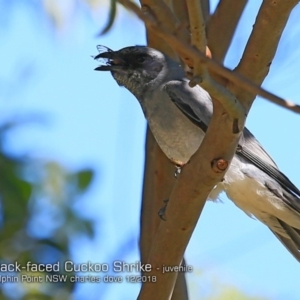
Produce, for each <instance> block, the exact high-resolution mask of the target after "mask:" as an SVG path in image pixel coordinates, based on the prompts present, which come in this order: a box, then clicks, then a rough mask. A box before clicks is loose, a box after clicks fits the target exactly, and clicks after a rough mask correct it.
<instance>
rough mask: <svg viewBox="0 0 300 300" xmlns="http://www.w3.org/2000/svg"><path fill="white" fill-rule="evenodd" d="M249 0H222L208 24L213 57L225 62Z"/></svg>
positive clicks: (208, 36)
mask: <svg viewBox="0 0 300 300" xmlns="http://www.w3.org/2000/svg"><path fill="white" fill-rule="evenodd" d="M247 2H248V1H247V0H238V1H236V0H220V2H219V4H218V6H217V8H216V10H215V12H214V14H213V15H212V16H211V18H210V20H209V22H208V24H207V40H208V47H209V49H210V51H211V53H212V57H213V58H214V59H215V60H216V61H218V62H221V63H222V62H223V60H224V58H225V55H226V53H227V51H228V48H229V46H230V43H231V40H232V37H233V35H234V32H235V29H236V27H237V24H238V22H239V20H240V18H241V15H242V13H243V11H244V8H245V6H246V4H247Z"/></svg>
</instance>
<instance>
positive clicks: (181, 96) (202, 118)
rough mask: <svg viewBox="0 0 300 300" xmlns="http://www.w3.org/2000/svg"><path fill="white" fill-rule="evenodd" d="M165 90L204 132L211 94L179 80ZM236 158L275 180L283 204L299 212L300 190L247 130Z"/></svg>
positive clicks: (209, 111)
mask: <svg viewBox="0 0 300 300" xmlns="http://www.w3.org/2000/svg"><path fill="white" fill-rule="evenodd" d="M165 90H166V92H167V94H168V95H169V97H170V99H171V100H172V102H173V103H174V104H175V105H176V106H177V107H178V108H179V109H180V110H181V111H182V112H183V113H184V115H186V116H187V117H188V118H189V119H190V120H191V121H192V122H193V123H195V124H196V125H198V126H199V127H200V128H201V129H202V130H203V131H204V132H205V131H206V130H207V125H208V124H209V120H210V118H211V115H212V103H211V98H210V96H209V94H208V93H207V92H206V91H205V90H203V89H202V88H201V87H199V86H197V87H194V88H191V87H190V86H189V85H188V82H187V81H179V80H174V81H170V82H168V83H167V84H166V85H165ZM236 154H237V155H238V156H239V157H241V158H242V159H244V160H246V161H247V162H250V163H252V164H253V165H255V166H256V167H257V168H258V169H260V170H261V171H262V172H264V173H265V174H267V175H268V176H270V177H271V178H272V179H273V180H275V181H276V182H277V183H278V184H279V185H280V186H281V187H282V189H284V191H285V197H284V202H286V203H287V204H288V205H290V206H291V207H292V208H294V209H296V210H297V211H299V212H300V191H299V189H298V188H297V187H296V186H295V185H294V184H293V183H292V182H291V181H290V180H289V179H288V178H287V176H285V175H284V174H283V173H282V172H280V171H279V170H278V168H277V166H276V164H275V162H274V161H273V159H272V158H271V157H270V156H269V154H268V153H267V152H266V151H265V150H264V148H263V147H262V146H261V145H260V143H259V142H258V141H257V140H256V138H255V137H254V136H253V135H252V134H251V132H250V131H249V130H248V129H247V128H246V127H245V129H244V131H243V134H242V136H241V139H240V141H239V146H238V148H237V151H236Z"/></svg>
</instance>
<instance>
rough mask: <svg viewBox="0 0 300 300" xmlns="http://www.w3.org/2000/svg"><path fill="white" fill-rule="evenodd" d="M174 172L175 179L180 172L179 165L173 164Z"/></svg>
mask: <svg viewBox="0 0 300 300" xmlns="http://www.w3.org/2000/svg"><path fill="white" fill-rule="evenodd" d="M175 168H176V169H175V173H174V176H175V178H176V179H177V178H178V177H179V175H180V173H181V166H175Z"/></svg>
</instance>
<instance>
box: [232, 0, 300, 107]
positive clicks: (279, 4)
mask: <svg viewBox="0 0 300 300" xmlns="http://www.w3.org/2000/svg"><path fill="white" fill-rule="evenodd" d="M298 2H299V1H298V0H276V1H275V0H264V1H263V3H262V5H261V7H260V10H259V12H258V15H257V18H256V21H255V24H254V27H253V30H252V33H251V35H250V38H249V40H248V43H247V45H246V48H245V51H244V53H243V56H242V59H241V61H240V63H239V65H238V66H237V68H236V70H235V71H236V72H238V73H239V74H242V75H243V76H245V77H247V78H249V79H251V81H252V82H253V83H256V84H257V85H261V84H262V82H263V80H264V79H265V77H266V76H267V74H268V72H269V69H270V65H271V63H272V60H273V58H274V55H275V53H276V50H277V46H278V43H279V40H280V37H281V35H282V32H283V29H284V28H285V25H286V23H287V21H288V18H289V15H290V13H291V11H292V9H293V8H294V7H295V6H296V4H297V3H298ZM231 90H233V91H234V93H235V94H236V95H237V97H239V95H242V96H243V101H244V104H245V105H246V107H247V108H249V107H250V106H251V105H252V102H253V100H254V99H255V96H256V93H251V92H250V91H249V90H248V93H245V91H243V90H242V89H241V87H239V86H235V87H233V88H231ZM285 105H286V107H289V104H288V103H285ZM294 108H295V106H294Z"/></svg>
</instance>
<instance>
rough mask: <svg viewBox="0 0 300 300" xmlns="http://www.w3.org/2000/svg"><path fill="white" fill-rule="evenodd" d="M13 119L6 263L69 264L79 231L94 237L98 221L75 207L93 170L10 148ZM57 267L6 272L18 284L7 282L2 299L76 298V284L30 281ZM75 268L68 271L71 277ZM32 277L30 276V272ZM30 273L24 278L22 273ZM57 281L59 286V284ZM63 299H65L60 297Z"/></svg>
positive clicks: (2, 253)
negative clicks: (73, 169) (20, 153)
mask: <svg viewBox="0 0 300 300" xmlns="http://www.w3.org/2000/svg"><path fill="white" fill-rule="evenodd" d="M7 131H8V126H7V123H6V124H3V125H2V126H1V127H0V141H1V144H0V149H1V150H0V168H1V173H0V201H1V202H0V205H1V218H0V219H1V227H0V262H1V266H3V267H4V266H5V265H7V264H15V263H16V262H17V263H18V264H20V265H21V266H26V264H27V263H28V262H31V264H32V265H34V264H55V263H58V262H60V263H61V264H63V262H64V261H66V260H71V253H70V242H71V241H72V240H73V239H75V238H76V237H78V236H82V235H83V236H89V237H92V236H93V224H92V222H91V221H90V220H87V219H85V218H84V217H83V216H81V215H79V213H78V212H77V211H76V210H75V207H74V204H75V203H76V200H77V199H78V198H79V197H80V195H81V194H82V193H84V192H85V190H86V189H87V188H88V187H89V185H90V183H91V181H92V178H93V171H92V170H90V169H83V170H79V171H76V172H71V171H69V170H67V169H66V168H65V167H63V166H62V165H60V164H59V163H57V162H55V161H51V160H48V161H43V160H37V159H35V158H34V157H31V158H28V157H19V156H13V155H11V154H9V153H8V152H7V151H5V150H4V144H5V140H4V136H5V135H6V134H8V132H7ZM54 274H56V275H63V274H64V271H63V269H62V268H60V269H59V270H58V271H57V272H53V271H49V272H35V271H34V270H30V269H28V268H25V269H24V270H22V271H21V272H7V273H6V272H1V275H2V282H3V280H5V278H6V280H7V281H9V280H10V279H9V278H18V281H19V282H17V283H4V284H3V285H1V291H0V299H21V298H22V299H50V298H51V299H55V295H57V293H59V294H60V295H65V299H68V298H69V297H70V293H71V292H72V290H73V289H74V283H72V282H70V281H69V280H67V281H66V282H64V283H63V282H60V283H59V284H58V283H47V282H46V281H45V280H42V281H41V282H39V283H35V284H32V283H30V284H29V282H30V280H33V278H34V277H35V278H36V277H38V276H41V277H43V278H45V276H46V275H54ZM71 275H74V274H71V273H68V276H69V277H68V279H69V278H70V276H71ZM26 276H27V277H26ZM22 277H23V278H28V279H26V280H21V278H22ZM54 284H55V289H53V285H54ZM60 299H62V298H60Z"/></svg>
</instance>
